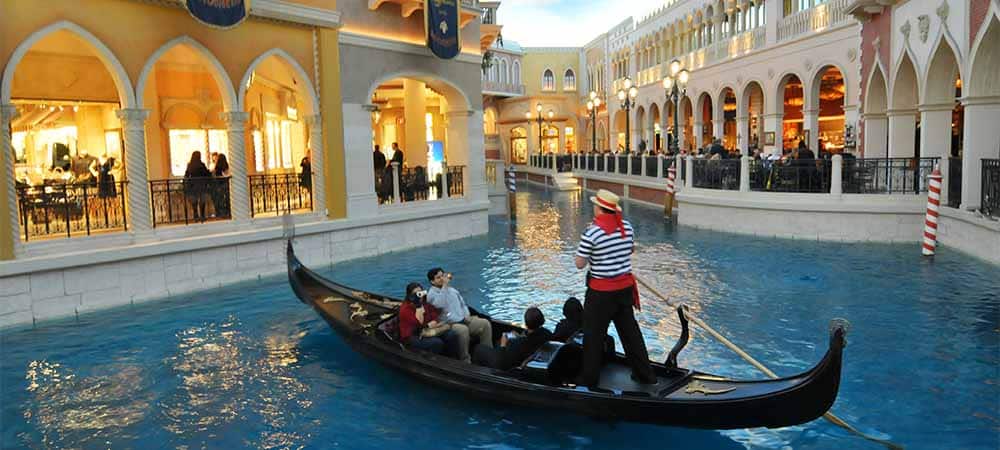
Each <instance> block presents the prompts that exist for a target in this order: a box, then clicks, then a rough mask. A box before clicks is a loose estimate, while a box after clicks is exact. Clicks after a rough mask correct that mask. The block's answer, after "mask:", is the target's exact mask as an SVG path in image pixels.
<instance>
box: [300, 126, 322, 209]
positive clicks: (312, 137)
mask: <svg viewBox="0 0 1000 450" xmlns="http://www.w3.org/2000/svg"><path fill="white" fill-rule="evenodd" d="M305 122H306V125H307V126H308V127H309V162H310V164H311V165H312V196H313V211H315V212H319V213H321V214H323V215H324V216H325V215H326V190H325V188H324V186H326V170H324V167H325V165H324V164H325V163H326V157H325V156H326V155H324V154H323V117H322V116H321V115H318V114H317V115H314V116H306V117H305Z"/></svg>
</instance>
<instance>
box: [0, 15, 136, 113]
mask: <svg viewBox="0 0 1000 450" xmlns="http://www.w3.org/2000/svg"><path fill="white" fill-rule="evenodd" d="M63 30H65V31H68V32H70V33H72V34H74V35H75V36H76V37H78V38H80V39H82V40H83V41H84V42H86V43H87V44H89V45H90V47H91V49H92V50H93V51H94V53H95V56H97V58H98V59H99V60H100V61H101V62H102V63H103V64H104V67H105V68H106V69H107V70H108V73H109V74H110V75H111V79H112V80H113V81H114V83H115V89H116V90H117V92H118V99H119V101H120V102H121V105H122V107H123V108H133V107H135V104H136V103H135V93H134V92H133V91H132V81H131V80H130V79H129V77H128V73H127V72H126V71H125V67H124V66H122V64H121V62H120V61H119V60H118V58H117V57H116V56H115V55H114V53H112V52H111V49H109V48H108V46H106V45H104V43H103V42H101V40H100V39H98V38H97V37H96V36H94V35H93V34H91V33H90V32H89V31H87V30H86V29H84V28H83V27H81V26H79V25H77V24H75V23H73V22H70V21H67V20H63V21H60V22H56V23H53V24H51V25H48V26H46V27H44V28H42V29H40V30H38V31H36V32H34V33H32V34H31V35H30V36H28V38H27V39H25V40H24V41H22V42H21V43H20V44H19V45H18V46H17V48H15V49H14V52H13V53H12V54H11V56H10V59H9V60H8V61H7V67H5V68H4V71H3V78H2V82H0V104H7V103H10V100H11V94H12V88H13V81H14V72H15V71H16V70H17V66H18V65H19V64H20V62H21V60H22V59H23V58H24V55H25V54H27V53H28V51H30V50H31V48H32V47H34V45H35V44H37V43H38V41H41V40H42V39H45V38H46V37H48V36H50V35H51V34H53V33H56V32H58V31H63Z"/></svg>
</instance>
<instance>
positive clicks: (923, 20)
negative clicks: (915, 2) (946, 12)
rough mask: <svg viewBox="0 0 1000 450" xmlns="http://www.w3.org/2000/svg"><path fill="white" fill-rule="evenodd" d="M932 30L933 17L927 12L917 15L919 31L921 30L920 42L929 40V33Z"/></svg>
mask: <svg viewBox="0 0 1000 450" xmlns="http://www.w3.org/2000/svg"><path fill="white" fill-rule="evenodd" d="M930 30H931V18H930V17H929V16H927V14H922V15H920V16H918V17H917V31H919V32H920V42H927V34H928V33H929V32H930Z"/></svg>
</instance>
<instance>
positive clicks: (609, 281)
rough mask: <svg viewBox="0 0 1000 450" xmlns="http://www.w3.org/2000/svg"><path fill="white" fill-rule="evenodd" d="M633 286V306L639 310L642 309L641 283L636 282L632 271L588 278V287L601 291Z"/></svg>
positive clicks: (612, 290) (618, 289)
mask: <svg viewBox="0 0 1000 450" xmlns="http://www.w3.org/2000/svg"><path fill="white" fill-rule="evenodd" d="M629 286H631V287H632V306H634V307H635V309H637V310H640V311H641V310H642V306H641V305H639V285H638V284H637V283H636V282H635V277H634V276H632V274H631V273H626V274H624V275H618V276H617V277H614V278H593V277H589V278H588V279H587V287H589V288H591V289H593V290H595V291H601V292H614V291H620V290H622V289H625V288H628V287H629Z"/></svg>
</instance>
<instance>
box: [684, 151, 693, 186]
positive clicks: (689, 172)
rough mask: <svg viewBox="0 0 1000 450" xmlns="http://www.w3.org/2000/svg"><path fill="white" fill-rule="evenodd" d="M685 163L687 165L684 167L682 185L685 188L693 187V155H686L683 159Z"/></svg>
mask: <svg viewBox="0 0 1000 450" xmlns="http://www.w3.org/2000/svg"><path fill="white" fill-rule="evenodd" d="M685 164H687V166H686V167H685V168H684V170H686V171H687V177H686V178H684V187H685V188H693V187H694V157H693V156H691V155H688V157H687V161H685Z"/></svg>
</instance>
